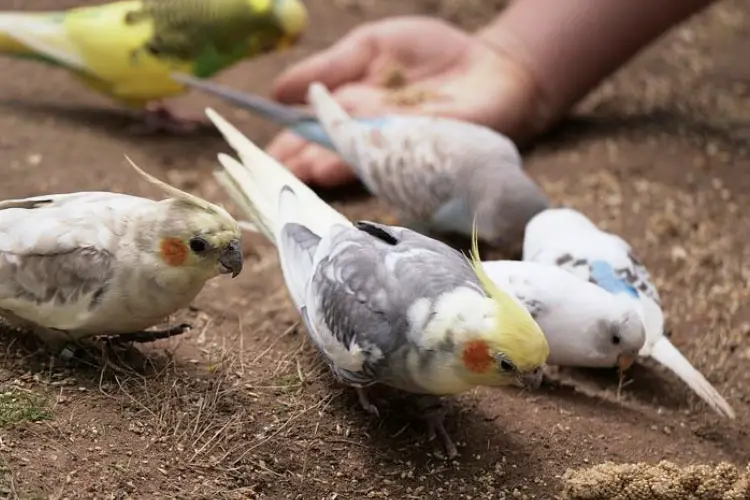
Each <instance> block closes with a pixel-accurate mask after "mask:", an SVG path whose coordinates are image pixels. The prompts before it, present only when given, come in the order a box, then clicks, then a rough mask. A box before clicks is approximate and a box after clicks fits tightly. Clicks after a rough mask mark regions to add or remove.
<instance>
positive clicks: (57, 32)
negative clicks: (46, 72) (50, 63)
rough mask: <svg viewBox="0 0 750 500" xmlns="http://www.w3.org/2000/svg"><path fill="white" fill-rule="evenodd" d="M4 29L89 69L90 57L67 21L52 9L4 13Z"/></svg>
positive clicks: (0, 17)
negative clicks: (81, 46) (50, 10)
mask: <svg viewBox="0 0 750 500" xmlns="http://www.w3.org/2000/svg"><path fill="white" fill-rule="evenodd" d="M0 33H3V34H5V35H7V36H9V37H11V38H13V39H15V40H16V41H18V42H20V43H22V44H24V45H26V46H27V47H28V48H29V49H31V50H33V51H35V52H37V53H39V54H41V55H44V56H46V57H49V58H50V59H53V60H55V61H57V62H59V63H60V64H63V65H65V66H68V67H71V68H76V69H82V70H85V69H86V68H87V64H86V60H85V59H84V58H83V55H82V54H81V52H80V50H79V49H78V47H77V46H76V45H75V43H74V42H73V41H72V40H71V39H70V37H69V36H68V32H67V29H66V27H65V24H64V23H63V22H59V21H57V20H54V17H53V16H52V15H50V14H49V13H44V14H31V13H30V14H24V13H12V12H9V13H5V14H0Z"/></svg>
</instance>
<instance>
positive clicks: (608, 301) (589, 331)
mask: <svg viewBox="0 0 750 500" xmlns="http://www.w3.org/2000/svg"><path fill="white" fill-rule="evenodd" d="M482 265H483V266H484V269H485V271H486V272H487V275H488V276H489V277H490V279H492V281H494V282H495V283H496V284H497V285H498V286H500V287H502V288H503V289H504V290H508V291H510V292H511V293H513V295H515V296H516V298H517V299H518V300H520V301H521V302H522V303H523V304H524V305H525V306H526V308H527V309H528V310H529V312H530V313H531V316H532V317H533V318H534V320H535V321H536V322H537V323H538V324H539V326H540V327H541V328H542V331H543V332H544V335H545V337H547V342H548V343H549V357H548V358H547V363H548V364H550V365H559V366H573V367H583V368H610V367H614V366H617V367H619V369H620V370H621V371H624V370H626V369H627V368H629V367H630V365H631V364H632V363H633V361H635V359H636V357H637V356H638V352H639V351H640V349H641V348H642V347H643V345H644V342H645V341H646V333H645V330H644V328H643V322H642V321H641V318H640V315H639V314H638V312H637V311H636V309H635V308H634V307H633V303H632V301H630V300H628V299H625V298H624V297H622V296H619V295H613V294H611V293H609V292H607V291H606V290H603V289H602V288H600V287H598V286H596V285H595V284H593V283H589V282H587V281H583V280H581V279H578V278H577V277H576V276H573V275H572V274H570V273H569V272H567V271H565V270H563V269H560V268H559V267H557V266H553V265H551V264H540V263H537V262H522V261H517V260H494V261H483V262H482Z"/></svg>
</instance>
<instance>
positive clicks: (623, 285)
mask: <svg viewBox="0 0 750 500" xmlns="http://www.w3.org/2000/svg"><path fill="white" fill-rule="evenodd" d="M589 269H590V270H591V281H592V282H594V283H596V284H597V285H599V286H600V287H602V288H604V289H605V290H607V291H608V292H610V293H613V294H618V293H627V294H628V295H630V296H632V297H634V298H636V299H637V298H638V290H636V288H635V287H634V286H633V285H631V284H630V283H628V282H627V281H625V280H624V279H622V278H620V277H619V276H618V275H617V273H616V272H615V270H614V269H613V268H612V266H611V265H609V263H607V262H605V261H603V260H593V261H591V262H589Z"/></svg>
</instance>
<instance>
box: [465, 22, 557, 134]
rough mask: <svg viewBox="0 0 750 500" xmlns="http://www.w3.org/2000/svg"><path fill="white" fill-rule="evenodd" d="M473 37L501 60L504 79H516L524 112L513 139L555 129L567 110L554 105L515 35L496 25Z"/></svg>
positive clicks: (525, 48)
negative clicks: (555, 125) (562, 114)
mask: <svg viewBox="0 0 750 500" xmlns="http://www.w3.org/2000/svg"><path fill="white" fill-rule="evenodd" d="M473 37H474V39H475V40H476V41H477V42H479V43H480V44H481V45H482V46H483V47H485V48H487V49H488V50H489V51H491V52H492V54H493V55H494V56H495V57H496V58H497V59H498V60H499V61H500V64H498V66H499V68H498V70H499V71H501V72H502V73H503V79H508V80H513V81H515V82H516V84H515V85H516V86H517V87H519V90H518V93H517V98H518V103H517V106H518V107H521V108H525V109H520V110H519V111H518V114H519V115H520V116H519V118H518V122H519V123H517V126H516V127H517V130H518V132H517V133H516V134H514V135H518V137H517V138H514V140H516V142H520V143H523V142H526V141H528V140H533V139H534V138H535V137H536V136H538V135H540V134H542V133H544V132H546V131H547V130H549V129H550V128H551V127H552V126H554V124H555V123H556V121H557V120H558V119H559V118H560V116H559V115H560V114H561V112H564V110H560V106H556V105H555V104H554V100H553V96H551V95H550V94H549V93H548V92H547V91H546V89H545V87H544V85H542V84H541V82H540V79H539V78H538V76H537V75H536V74H535V72H534V70H533V68H534V63H533V60H532V58H531V57H530V56H529V51H528V48H527V47H525V46H524V44H523V43H522V42H521V41H520V40H518V39H517V38H515V37H514V36H513V35H512V34H510V33H508V32H507V31H505V30H498V29H497V28H496V27H495V26H494V23H492V24H490V25H488V26H486V27H484V28H480V29H479V30H478V31H476V32H475V33H474V34H473ZM511 97H513V96H511ZM503 98H505V97H503ZM516 127H514V128H516ZM501 132H504V131H502V130H501Z"/></svg>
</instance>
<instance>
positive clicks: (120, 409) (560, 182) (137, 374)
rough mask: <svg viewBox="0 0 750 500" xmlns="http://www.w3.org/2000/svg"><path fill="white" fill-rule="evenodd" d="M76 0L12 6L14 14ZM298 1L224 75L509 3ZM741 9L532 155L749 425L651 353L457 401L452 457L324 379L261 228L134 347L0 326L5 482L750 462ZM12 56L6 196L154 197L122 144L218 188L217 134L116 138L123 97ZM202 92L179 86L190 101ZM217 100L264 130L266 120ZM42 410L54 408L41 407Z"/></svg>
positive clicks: (660, 49) (93, 491)
mask: <svg viewBox="0 0 750 500" xmlns="http://www.w3.org/2000/svg"><path fill="white" fill-rule="evenodd" d="M74 3H75V2H74V0H65V1H61V0H23V1H21V0H15V1H14V0H3V1H0V8H24V9H43V8H59V7H62V6H70V5H72V4H74ZM307 3H308V4H309V7H310V9H311V13H312V23H311V26H312V29H311V31H310V34H309V36H308V37H307V39H306V41H305V42H304V43H303V44H302V45H301V46H300V47H298V48H296V49H294V50H292V51H290V52H288V53H285V54H282V55H273V56H268V57H264V58H262V59H258V60H256V61H249V62H246V63H244V64H242V65H240V66H238V67H236V68H234V69H232V70H230V71H228V72H227V73H225V74H223V75H221V77H220V78H219V79H218V80H219V81H222V82H225V83H229V84H231V85H233V86H236V87H240V88H246V89H252V90H254V91H259V92H263V93H265V92H267V91H268V89H269V84H270V81H271V79H272V77H273V76H274V75H275V74H276V73H277V72H278V71H279V70H280V69H281V68H283V67H284V66H286V65H288V64H289V63H290V62H291V61H293V60H296V59H299V58H300V57H302V56H303V55H305V54H308V53H310V52H312V51H314V50H316V49H319V48H321V47H324V46H326V45H328V44H329V43H331V42H332V41H334V40H335V39H336V38H337V37H339V36H340V35H341V34H343V33H344V32H345V31H346V30H347V29H349V28H350V27H351V26H354V25H355V24H356V23H359V22H361V21H363V20H365V19H372V18H377V17H383V16H386V15H393V14H395V13H405V12H421V13H429V14H433V15H441V16H444V17H446V18H450V19H451V20H454V21H456V22H459V23H461V24H463V25H464V26H467V27H474V26H477V25H478V24H479V23H481V22H482V21H483V20H484V19H486V18H487V17H488V15H489V14H488V12H487V10H488V8H490V9H492V10H496V9H498V8H500V7H499V5H500V2H497V3H496V5H491V6H490V7H488V4H492V3H493V2H479V1H468V0H462V1H453V2H451V1H448V0H442V1H441V0H419V1H395V0H392V1H389V2H386V1H381V2H376V1H374V0H370V1H362V0H360V1H356V0H350V1H347V2H343V1H335V2H333V1H331V0H308V2H307ZM748 16H750V6H749V5H748V4H747V3H746V2H742V1H740V0H735V1H730V2H723V3H720V4H719V5H716V6H715V7H714V8H712V9H711V10H710V11H708V12H706V13H705V14H703V15H701V16H699V17H697V18H695V19H693V20H692V21H691V22H690V23H689V24H688V25H685V26H682V27H680V28H679V29H678V30H676V31H674V32H673V33H671V34H669V36H667V37H665V38H663V39H662V40H660V41H659V43H657V44H655V45H654V46H653V47H652V48H650V49H649V50H647V51H646V52H644V53H643V54H641V55H640V56H639V57H638V58H637V59H636V60H634V61H633V62H632V63H631V64H630V65H628V67H627V68H625V69H624V70H623V71H621V72H620V73H618V74H617V75H615V77H614V78H611V79H610V80H608V81H607V82H606V83H605V84H604V85H602V87H601V88H600V89H599V90H598V91H597V92H596V93H595V94H594V95H592V96H591V97H590V98H589V99H588V100H587V101H586V102H585V103H584V104H583V105H582V106H581V107H580V108H579V110H578V112H577V113H576V116H575V118H574V119H572V120H571V121H570V123H568V124H566V125H565V126H564V127H563V128H562V129H561V132H560V133H559V134H556V135H555V136H553V137H550V138H549V140H546V141H543V142H542V143H541V144H540V145H539V147H537V148H536V150H534V151H531V152H529V153H528V154H527V155H526V158H527V165H528V169H529V171H530V172H531V174H532V175H533V176H534V177H535V178H536V179H538V180H539V181H540V182H541V183H542V185H543V186H544V187H545V188H546V189H547V190H548V191H549V193H550V195H551V196H552V197H553V199H554V200H555V201H556V202H565V203H569V204H571V205H573V206H575V207H578V208H580V209H582V210H584V211H585V212H586V213H587V214H589V215H590V216H591V217H592V218H593V219H594V220H595V221H596V222H598V223H601V224H603V225H604V226H605V227H607V228H609V229H612V230H615V231H617V232H619V233H620V234H622V235H623V236H624V237H625V238H627V239H628V240H629V241H630V242H631V243H632V244H633V245H634V246H635V248H636V249H637V250H638V252H639V253H640V255H641V256H642V258H643V260H645V262H646V264H647V265H648V266H649V268H650V269H651V271H652V273H653V274H654V275H655V278H656V280H657V282H658V285H659V286H660V288H661V291H662V295H663V297H664V301H665V305H666V310H667V314H668V319H669V322H670V325H671V326H672V330H673V341H674V342H675V343H676V344H677V345H678V347H679V348H680V349H681V350H682V351H683V352H684V353H686V355H687V356H688V357H689V359H690V360H691V361H693V362H694V363H695V364H696V365H697V366H698V367H699V369H701V370H702V371H703V372H704V373H705V374H707V377H708V378H709V379H710V380H711V381H712V382H713V383H715V384H716V386H717V387H718V389H719V390H720V392H722V393H723V394H724V395H725V396H726V397H727V398H728V400H729V401H730V402H731V403H732V404H733V406H734V407H735V408H736V410H737V413H738V419H737V421H736V422H727V421H724V420H721V419H720V418H718V417H717V416H715V415H714V414H713V413H712V412H711V411H710V410H709V409H708V408H707V407H706V406H705V405H704V404H702V403H701V402H700V401H699V400H698V399H697V398H696V397H694V396H693V395H691V394H690V393H689V391H688V390H687V389H686V388H685V387H684V386H683V385H682V384H681V383H680V382H679V381H678V380H677V379H676V378H675V377H674V376H672V375H671V374H670V373H668V372H666V371H665V370H663V369H661V368H658V367H656V366H655V365H653V364H652V363H649V362H645V363H643V364H641V365H639V366H637V367H636V368H635V369H634V370H633V372H632V373H631V374H630V376H631V378H632V379H633V382H632V383H631V384H630V385H628V386H627V388H626V389H625V390H624V392H623V394H622V395H620V396H619V397H618V396H617V394H616V388H617V376H616V374H614V373H609V372H582V371H573V370H565V371H563V372H561V374H560V379H561V381H562V384H561V385H559V386H557V387H544V388H542V389H540V390H539V391H538V392H534V393H530V392H526V393H522V392H518V391H514V390H496V391H488V390H478V391H476V392H475V393H471V394H467V395H464V396H462V397H458V398H455V399H454V400H453V403H452V404H451V408H452V411H451V414H450V417H449V418H450V420H449V424H448V429H449V432H451V433H452V434H453V435H454V437H455V438H456V439H457V441H458V442H459V446H460V451H461V456H460V457H459V459H457V460H456V461H454V462H453V463H447V462H445V461H444V460H442V459H441V457H440V451H441V450H440V448H439V446H438V445H437V444H436V443H425V442H424V428H423V426H422V424H421V423H420V422H418V421H412V420H410V419H409V418H408V417H403V416H399V415H398V412H397V411H395V410H396V409H397V408H396V406H395V405H393V404H392V405H390V407H388V406H385V407H383V406H382V404H381V407H383V408H384V409H385V410H386V411H385V412H384V416H383V418H382V419H380V420H376V419H373V418H370V417H369V416H367V415H365V414H364V413H363V412H362V411H361V410H359V408H358V407H357V406H356V398H355V397H353V395H352V394H351V392H350V391H347V390H344V389H342V388H341V387H338V386H335V385H334V384H333V383H332V382H331V380H330V376H329V374H328V373H327V371H326V370H325V369H324V368H323V367H322V366H321V364H320V362H319V361H318V360H317V357H316V356H315V355H314V353H313V352H312V350H311V349H310V346H309V345H308V344H306V342H305V334H304V330H303V329H301V328H299V327H295V322H296V319H297V317H296V316H295V313H294V312H293V310H292V309H291V307H290V306H289V303H288V302H287V298H286V294H285V290H284V287H283V283H282V280H281V277H280V274H279V272H278V268H277V260H276V257H275V253H274V252H273V250H272V248H271V247H270V246H269V245H268V244H266V243H264V242H262V241H261V240H260V239H258V238H252V237H248V238H246V240H247V242H246V246H247V254H248V257H247V258H248V262H247V267H246V270H245V271H244V273H243V274H242V275H241V276H240V277H239V278H237V279H235V280H229V279H217V280H215V281H214V282H212V283H210V284H209V285H208V286H207V287H206V289H205V290H204V292H203V293H202V294H201V295H200V297H199V298H198V300H197V301H196V302H195V304H194V306H195V307H194V308H193V309H191V310H190V311H185V312H183V313H181V314H180V315H179V316H180V317H179V318H175V320H188V321H191V322H193V324H194V326H195V329H194V330H193V331H192V332H191V333H189V334H187V335H186V336H184V337H183V338H178V339H171V340H169V341H163V342H160V343H157V344H155V345H153V346H149V347H143V348H140V351H136V352H131V353H130V354H129V357H128V359H127V360H122V359H111V357H109V358H103V359H102V361H101V362H97V363H95V364H94V365H93V366H88V367H86V366H79V367H76V368H75V369H73V370H71V369H68V370H63V369H60V368H51V367H50V366H49V364H48V360H47V358H46V356H44V355H42V354H39V353H35V352H34V351H33V350H30V348H28V347H25V346H21V343H22V342H21V341H19V339H17V338H14V337H12V336H8V335H4V336H3V344H2V346H1V347H2V349H3V352H4V353H5V354H4V355H3V359H2V361H0V389H1V390H0V403H2V404H6V405H15V406H14V407H17V408H18V409H20V410H24V408H25V410H24V411H25V413H24V414H22V415H20V416H19V415H15V416H13V415H11V416H10V417H8V418H9V419H15V420H21V422H19V423H16V424H11V425H5V427H3V428H0V497H1V496H6V497H9V498H29V499H33V498H57V499H62V498H70V499H72V498H101V499H105V498H107V499H124V498H133V499H135V498H165V497H166V498H196V499H198V498H213V499H235V498H269V499H276V498H278V499H282V498H306V499H312V498H326V499H334V498H371V497H372V498H383V497H389V498H404V499H407V498H413V499H417V498H428V497H437V498H450V499H453V498H455V499H459V498H462V499H463V498H465V499H469V498H474V499H477V498H487V499H489V498H496V499H499V498H506V497H507V498H554V497H555V495H557V494H559V492H560V491H561V487H562V485H561V477H562V475H563V473H564V472H565V471H566V469H568V468H578V467H586V466H588V465H593V464H597V463H601V462H605V461H607V460H611V461H614V462H618V463H622V462H637V461H646V462H649V463H657V462H658V461H659V460H662V459H668V460H670V461H673V462H675V463H678V464H701V463H703V464H715V463H717V462H720V461H724V460H726V461H729V462H732V463H735V464H738V465H742V466H744V464H747V463H748V461H749V460H750V437H749V436H748V431H747V428H748V424H750V409H749V407H748V404H747V403H748V402H749V401H750V375H748V370H747V369H746V367H747V366H748V362H749V360H750V306H748V304H749V303H750V301H749V299H750V266H749V265H748V262H750V247H749V246H748V244H747V242H748V241H749V238H750V234H749V233H750V217H748V216H745V215H744V209H742V207H747V206H748V203H749V202H750V194H748V193H750V159H749V158H748V139H749V138H750V124H749V123H748V121H747V117H748V116H750V70H748V69H747V68H748V65H747V54H748V52H746V51H749V52H750V24H748V20H749V17H748ZM0 71H1V72H2V74H3V75H6V76H5V77H4V78H2V79H1V80H0V131H1V133H0V158H1V159H2V165H3V167H2V168H3V172H4V174H3V181H2V183H1V184H0V197H3V198H7V197H21V196H27V195H34V194H41V193H49V192H65V191H81V190H89V189H91V190H99V189H104V190H114V191H124V192H129V193H135V194H143V195H157V193H156V192H154V191H153V190H149V189H150V188H149V187H147V186H145V185H144V183H143V182H142V181H140V180H139V179H137V178H136V176H135V175H134V173H133V172H132V171H131V170H130V169H129V168H127V167H126V166H125V163H124V161H123V153H127V154H129V155H131V157H132V158H133V159H134V160H135V161H136V162H138V163H139V164H140V165H142V166H144V167H145V168H147V169H149V170H151V171H152V172H154V173H155V174H156V175H159V176H162V177H165V178H167V179H168V180H171V181H173V182H175V183H178V184H179V185H181V186H182V187H184V188H186V189H191V190H194V191H195V192H197V193H199V194H201V195H203V196H205V197H207V198H209V199H212V200H218V201H224V202H226V197H225V196H224V194H223V193H222V192H221V191H220V189H219V188H218V187H217V186H216V184H215V183H214V182H213V179H212V178H211V176H210V170H211V169H213V168H215V167H216V165H217V163H216V161H215V157H216V153H217V152H218V151H220V150H225V151H226V150H227V147H226V145H225V144H224V143H223V141H222V140H221V139H220V138H218V137H217V136H216V135H215V134H206V135H205V136H204V137H199V138H197V139H193V140H190V141H185V140H179V139H174V138H158V139H150V140H136V139H133V138H130V137H127V136H125V135H123V134H122V133H121V128H122V127H123V126H124V125H125V124H127V123H128V117H127V116H126V115H125V114H124V113H123V112H121V111H120V110H118V109H117V108H116V107H115V106H113V105H112V104H111V103H110V102H108V101H107V100H106V99H104V98H102V97H100V96H98V95H95V94H93V93H91V92H89V91H88V90H86V89H85V88H83V87H82V86H80V85H79V84H78V83H77V82H76V81H74V80H73V79H72V78H71V77H70V76H69V75H68V74H66V73H64V72H63V71H58V70H54V69H50V68H47V67H43V66H41V65H39V64H35V63H32V62H17V61H7V60H2V61H0ZM571 71H574V68H571ZM208 102H209V101H208V100H207V98H203V97H202V96H197V95H190V96H186V97H185V98H181V99H180V100H179V103H180V105H181V106H184V108H183V109H188V108H189V109H191V110H194V111H195V112H199V111H200V110H201V109H202V107H203V106H204V105H205V104H207V103H208ZM211 104H212V105H214V106H216V107H217V109H219V110H220V111H222V112H227V113H228V115H227V116H229V117H230V118H232V119H233V120H234V121H235V123H238V124H239V125H241V127H242V128H243V129H244V130H245V131H246V132H247V133H248V135H249V136H250V137H251V138H253V139H254V140H256V141H258V142H260V143H261V144H264V143H265V141H267V140H268V139H269V138H270V137H271V135H272V133H274V132H275V129H274V128H273V127H271V126H268V125H267V124H265V123H263V122H261V121H259V120H256V119H254V118H250V117H249V116H248V115H246V114H245V113H241V112H237V111H235V110H229V109H228V108H227V107H226V106H224V105H222V103H217V102H211ZM336 205H337V206H340V207H343V209H344V211H345V212H346V213H347V214H348V215H350V216H352V217H356V216H363V215H365V214H367V216H368V217H370V218H373V217H378V216H380V217H384V216H386V214H387V211H386V209H385V208H384V207H383V206H382V204H378V203H377V202H375V201H374V200H372V199H367V198H366V197H364V196H362V195H358V196H356V197H353V198H352V197H350V199H348V200H346V201H345V202H342V201H338V202H336ZM235 213H237V212H235ZM373 213H375V214H376V215H373ZM140 352H142V353H143V354H139V353H140ZM24 405H25V406H24ZM389 408H390V410H389ZM0 410H3V407H0ZM3 411H5V410H3ZM40 416H47V417H49V418H47V419H42V420H39V421H37V422H31V420H37V419H36V418H34V417H40Z"/></svg>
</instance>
